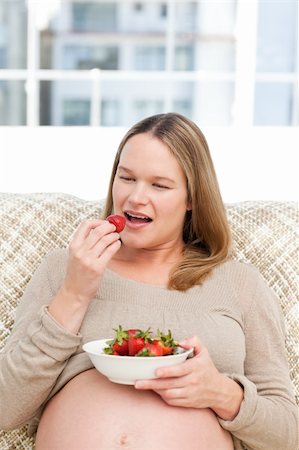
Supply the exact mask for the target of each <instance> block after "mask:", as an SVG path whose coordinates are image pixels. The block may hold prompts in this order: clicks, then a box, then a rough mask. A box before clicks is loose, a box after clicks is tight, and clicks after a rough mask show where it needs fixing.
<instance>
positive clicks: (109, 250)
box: [98, 239, 121, 267]
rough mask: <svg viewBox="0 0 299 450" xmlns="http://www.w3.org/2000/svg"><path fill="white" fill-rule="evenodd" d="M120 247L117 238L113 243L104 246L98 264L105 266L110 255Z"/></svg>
mask: <svg viewBox="0 0 299 450" xmlns="http://www.w3.org/2000/svg"><path fill="white" fill-rule="evenodd" d="M120 247H121V241H120V239H118V240H117V241H115V242H113V244H111V245H109V246H108V247H106V248H105V251H103V253H102V254H101V257H100V258H99V259H98V264H99V266H101V267H106V266H107V264H108V263H109V261H110V259H111V258H112V256H113V255H115V253H117V252H118V250H119V249H120Z"/></svg>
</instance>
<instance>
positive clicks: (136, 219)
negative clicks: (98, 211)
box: [124, 212, 152, 223]
mask: <svg viewBox="0 0 299 450" xmlns="http://www.w3.org/2000/svg"><path fill="white" fill-rule="evenodd" d="M124 215H125V217H126V219H127V220H128V221H129V222H132V223H149V222H152V219H151V218H150V217H148V216H143V215H141V214H140V215H139V214H138V215H137V214H132V213H128V212H125V213H124Z"/></svg>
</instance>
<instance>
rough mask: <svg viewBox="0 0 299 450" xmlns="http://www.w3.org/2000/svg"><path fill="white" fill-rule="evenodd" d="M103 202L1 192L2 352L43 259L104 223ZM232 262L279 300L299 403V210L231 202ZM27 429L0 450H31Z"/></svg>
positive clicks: (0, 441)
mask: <svg viewBox="0 0 299 450" xmlns="http://www.w3.org/2000/svg"><path fill="white" fill-rule="evenodd" d="M101 205H102V202H101V201H98V202H97V201H87V200H83V199H80V198H77V197H74V196H71V195H69V194H65V193H33V194H9V193H2V194H0V268H1V270H0V350H1V348H3V346H4V344H5V341H6V339H7V338H8V336H9V334H10V331H11V329H12V326H13V323H14V317H15V310H16V307H17V305H18V302H19V299H20V297H21V296H22V293H23V291H24V288H25V286H26V284H27V283H28V281H29V280H30V277H31V276H32V274H33V272H34V271H35V269H36V268H37V266H38V265H39V264H40V262H41V260H42V259H43V257H44V256H45V255H46V254H47V253H48V252H49V251H50V250H52V249H54V248H57V247H66V246H67V245H68V243H69V241H70V238H71V236H72V234H73V232H74V230H75V229H76V228H77V226H78V225H79V223H80V222H81V221H82V220H84V219H91V218H98V217H99V215H100V211H101ZM226 210H227V216H228V220H229V222H230V224H231V228H232V234H233V242H234V258H236V259H238V260H242V261H247V262H250V263H252V264H254V265H255V266H256V267H257V268H258V269H259V270H260V272H261V274H262V275H263V277H264V279H265V280H266V282H267V283H268V284H269V285H270V287H271V288H272V289H273V290H274V291H275V292H276V294H277V295H278V297H279V299H280V302H281V306H282V310H283V314H284V318H285V324H286V351H287V355H288V360H289V368H290V377H291V380H292V382H293V385H294V392H295V395H296V399H297V402H298V404H299V364H298V361H299V359H298V356H299V355H298V342H299V317H298V269H299V265H298V254H299V253H298V250H299V249H298V246H299V239H298V234H296V233H297V230H298V228H297V227H298V205H297V204H296V203H295V202H275V201H255V202H250V201H247V202H240V203H234V204H226ZM33 448H34V440H33V438H32V437H29V436H28V435H27V433H26V427H22V428H20V429H17V430H14V431H10V432H4V431H1V430H0V450H19V449H26V450H29V449H30V450H31V449H33Z"/></svg>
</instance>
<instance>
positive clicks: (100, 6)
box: [72, 2, 117, 31]
mask: <svg viewBox="0 0 299 450" xmlns="http://www.w3.org/2000/svg"><path fill="white" fill-rule="evenodd" d="M72 13H73V30H74V31H116V29H117V4H116V3H108V2H107V3H97V2H87V3H73V7H72Z"/></svg>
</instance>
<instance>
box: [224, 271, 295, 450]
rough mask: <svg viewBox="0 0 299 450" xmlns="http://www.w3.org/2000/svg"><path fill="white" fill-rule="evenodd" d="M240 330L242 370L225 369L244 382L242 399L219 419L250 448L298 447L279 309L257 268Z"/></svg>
mask: <svg viewBox="0 0 299 450" xmlns="http://www.w3.org/2000/svg"><path fill="white" fill-rule="evenodd" d="M244 332H245V339H246V358H245V368H244V369H245V370H244V375H240V374H230V375H229V376H230V377H231V378H232V379H234V380H235V381H237V382H238V383H239V384H241V385H242V386H243V388H244V400H243V402H242V404H241V408H240V410H239V413H238V415H237V416H236V417H235V419H234V420H233V421H225V420H222V419H219V422H220V424H221V425H222V427H223V428H224V429H226V430H228V431H230V432H231V433H232V434H233V435H234V436H235V437H237V438H238V439H240V440H241V441H242V442H243V443H244V445H245V447H246V448H247V449H248V450H269V449H271V450H297V448H298V441H297V438H298V409H297V406H296V403H295V397H294V394H293V387H292V384H291V380H290V377H289V367H288V362H287V357H286V351H285V333H284V323H283V316H282V311H281V309H280V305H279V302H278V299H277V297H276V296H275V295H274V293H273V292H272V290H271V289H270V288H269V287H268V286H267V285H266V283H265V282H264V281H263V279H262V277H261V275H260V274H258V281H257V286H256V290H255V295H254V298H253V302H252V304H251V307H250V310H249V312H248V313H247V317H245V330H244Z"/></svg>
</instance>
